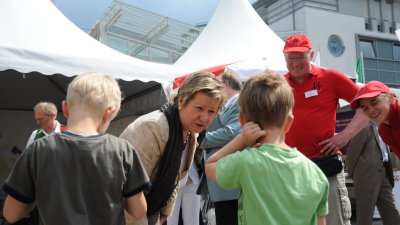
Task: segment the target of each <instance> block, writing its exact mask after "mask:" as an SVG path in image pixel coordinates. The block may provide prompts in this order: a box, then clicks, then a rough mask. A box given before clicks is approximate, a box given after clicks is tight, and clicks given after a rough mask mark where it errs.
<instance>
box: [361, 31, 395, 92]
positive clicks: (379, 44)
mask: <svg viewBox="0 0 400 225" xmlns="http://www.w3.org/2000/svg"><path fill="white" fill-rule="evenodd" d="M359 49H360V51H361V52H362V55H363V65H364V76H365V82H368V81H371V80H379V81H382V82H384V83H385V84H387V85H388V86H390V87H394V88H400V43H399V42H394V41H388V40H380V39H373V38H360V40H359Z"/></svg>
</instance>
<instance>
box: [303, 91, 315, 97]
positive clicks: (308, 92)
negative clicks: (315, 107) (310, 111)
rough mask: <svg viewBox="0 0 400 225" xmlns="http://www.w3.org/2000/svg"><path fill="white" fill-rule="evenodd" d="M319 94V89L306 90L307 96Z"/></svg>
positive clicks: (305, 94)
mask: <svg viewBox="0 0 400 225" xmlns="http://www.w3.org/2000/svg"><path fill="white" fill-rule="evenodd" d="M317 95H318V91H317V90H311V91H307V92H304V96H305V97H306V98H310V97H314V96H317Z"/></svg>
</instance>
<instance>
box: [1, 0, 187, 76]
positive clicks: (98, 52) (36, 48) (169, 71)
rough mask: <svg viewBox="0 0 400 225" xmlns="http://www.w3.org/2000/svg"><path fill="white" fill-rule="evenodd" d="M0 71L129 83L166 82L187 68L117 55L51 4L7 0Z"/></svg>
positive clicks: (3, 12) (3, 7)
mask: <svg viewBox="0 0 400 225" xmlns="http://www.w3.org/2000/svg"><path fill="white" fill-rule="evenodd" d="M0 18H1V20H0V27H1V29H2V30H3V31H4V33H3V35H1V36H0V71H3V70H7V69H14V70H17V71H19V72H21V73H27V72H32V71H37V72H40V73H41V74H46V75H52V74H63V75H65V76H74V75H77V74H80V73H83V72H88V71H101V72H104V73H110V74H113V75H114V76H116V77H118V78H121V79H123V80H126V81H131V80H141V81H143V82H147V81H157V82H164V81H167V80H169V79H171V77H172V76H176V75H180V74H183V73H186V72H188V71H187V68H182V67H177V66H171V65H163V64H156V63H151V62H147V61H143V60H139V59H135V58H132V57H130V56H127V55H125V54H122V53H120V52H117V51H115V50H113V49H111V48H109V47H107V46H105V45H103V44H101V43H100V42H98V41H95V40H94V39H93V38H92V37H90V36H89V35H87V34H86V33H84V32H83V31H81V30H80V29H79V28H78V27H76V26H75V25H74V24H73V23H72V22H70V21H69V20H68V19H67V18H66V17H65V16H64V15H63V14H62V13H61V12H60V11H59V10H58V9H57V8H56V7H55V6H54V5H53V4H52V3H51V1H50V0H35V1H31V0H12V1H3V2H2V3H1V7H0Z"/></svg>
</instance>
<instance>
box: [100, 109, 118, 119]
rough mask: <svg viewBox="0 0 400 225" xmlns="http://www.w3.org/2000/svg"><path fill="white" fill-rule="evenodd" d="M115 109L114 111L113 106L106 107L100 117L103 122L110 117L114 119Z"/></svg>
mask: <svg viewBox="0 0 400 225" xmlns="http://www.w3.org/2000/svg"><path fill="white" fill-rule="evenodd" d="M115 111H116V109H115V108H113V107H108V108H107V109H106V112H105V113H104V114H103V118H102V121H103V123H107V122H110V121H111V120H112V119H114V117H113V116H114V115H115Z"/></svg>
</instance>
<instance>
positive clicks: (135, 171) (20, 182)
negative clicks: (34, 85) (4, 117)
mask: <svg viewBox="0 0 400 225" xmlns="http://www.w3.org/2000/svg"><path fill="white" fill-rule="evenodd" d="M62 105H63V111H64V115H65V117H66V118H67V119H68V128H67V130H66V131H64V132H62V133H58V134H55V135H51V136H48V137H45V138H42V139H40V140H37V141H35V142H34V143H32V144H31V145H30V146H29V147H28V148H27V149H26V151H24V152H23V154H22V155H21V156H20V158H19V159H18V161H17V162H16V165H15V167H14V169H13V171H12V173H11V174H10V176H9V177H8V178H7V180H6V182H5V184H4V187H3V188H4V190H5V191H6V192H7V193H8V196H7V199H6V201H5V205H4V210H3V214H4V217H5V218H6V219H7V221H8V222H10V223H14V222H16V221H18V220H19V219H21V218H22V217H24V216H25V215H27V213H29V211H30V210H31V209H32V208H33V207H34V206H37V208H38V211H39V220H40V224H57V225H64V224H65V225H76V224H96V225H99V224H104V225H110V224H113V225H114V224H115V225H122V224H125V222H124V209H126V210H127V211H128V212H129V213H130V214H131V215H132V216H134V217H137V218H140V217H143V216H145V215H146V209H147V206H146V200H145V198H144V195H143V192H142V191H143V190H144V189H147V188H148V187H149V185H150V183H149V178H148V177H147V175H146V173H145V171H144V169H143V167H142V164H141V162H140V160H139V158H138V156H137V154H136V152H135V151H134V149H133V148H132V146H131V145H130V144H129V143H128V142H126V141H124V140H122V139H119V138H117V137H114V136H112V135H109V134H106V133H105V131H106V129H107V128H108V126H109V124H110V121H111V120H112V119H113V118H114V117H115V116H116V114H117V112H118V111H119V109H120V105H121V91H120V88H119V86H118V83H117V82H116V80H115V79H113V78H112V77H111V76H110V75H104V74H99V73H86V74H82V75H79V76H77V77H76V78H75V79H74V80H73V81H72V82H71V83H70V84H69V86H68V91H67V97H66V101H63V104H62Z"/></svg>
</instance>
